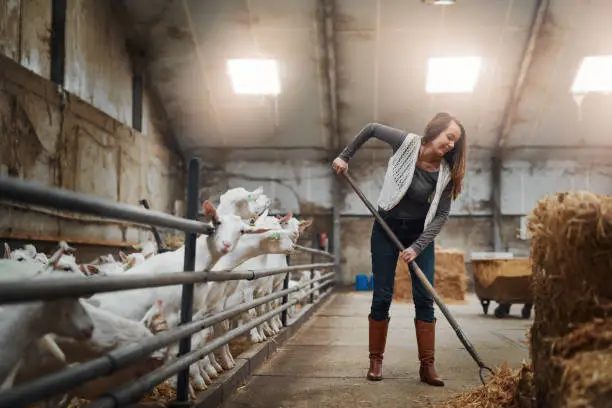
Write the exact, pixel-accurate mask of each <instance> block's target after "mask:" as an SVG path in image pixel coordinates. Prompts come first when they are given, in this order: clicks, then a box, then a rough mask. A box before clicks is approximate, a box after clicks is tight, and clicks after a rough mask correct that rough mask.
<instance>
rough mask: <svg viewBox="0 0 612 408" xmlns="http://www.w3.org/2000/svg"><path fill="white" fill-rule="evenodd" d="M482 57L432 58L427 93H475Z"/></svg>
mask: <svg viewBox="0 0 612 408" xmlns="http://www.w3.org/2000/svg"><path fill="white" fill-rule="evenodd" d="M481 60H482V59H481V58H480V57H443V58H430V59H429V63H428V66H427V84H426V87H425V90H426V92H427V93H469V92H472V91H474V87H475V86H476V82H477V81H478V74H479V73H480V66H481Z"/></svg>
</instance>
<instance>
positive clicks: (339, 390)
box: [224, 292, 531, 408]
mask: <svg viewBox="0 0 612 408" xmlns="http://www.w3.org/2000/svg"><path fill="white" fill-rule="evenodd" d="M332 296H333V297H332V299H331V300H329V302H328V303H327V304H326V305H324V306H323V307H322V308H321V309H320V310H319V311H318V312H317V313H316V314H315V315H314V316H313V317H312V318H311V319H310V321H309V322H307V323H306V324H305V325H304V326H303V327H302V328H301V329H300V330H299V331H298V333H296V334H295V336H293V338H291V339H290V340H289V341H288V342H287V343H285V345H284V346H283V347H282V348H281V349H279V350H278V351H277V353H276V354H275V355H274V357H273V358H272V359H271V360H270V361H268V362H266V363H265V364H264V365H263V366H262V368H261V369H260V370H259V371H258V372H257V374H256V375H255V376H253V377H252V378H251V380H250V381H249V382H248V383H247V384H246V385H244V386H243V387H241V388H240V389H238V390H237V391H236V393H235V394H234V395H233V396H232V398H231V399H230V400H229V401H228V402H227V403H226V404H225V405H224V407H225V408H238V407H242V408H244V407H252V408H259V407H261V408H264V407H265V408H302V407H317V408H319V407H384V408H394V407H401V408H407V407H426V406H428V404H427V402H436V401H440V400H441V399H444V398H446V397H448V396H449V394H454V393H456V392H459V391H462V390H465V389H469V388H472V387H475V386H478V385H480V380H479V378H478V367H477V365H476V363H475V362H474V361H473V360H472V358H471V357H470V355H469V354H468V353H467V351H465V350H464V349H463V347H462V345H461V343H460V342H459V339H458V338H457V336H456V334H455V332H454V330H453V329H452V327H451V326H450V325H449V324H448V322H447V321H446V320H445V319H444V316H443V315H442V313H441V312H440V311H439V310H437V311H436V316H437V317H438V319H439V320H438V330H437V332H436V335H437V338H436V343H437V347H436V348H437V350H436V368H437V370H438V372H439V373H440V375H441V376H442V377H443V379H444V380H445V381H446V386H445V387H430V386H428V385H426V384H424V383H421V382H419V381H418V359H417V347H416V340H415V333H414V323H413V316H414V311H413V310H412V309H413V307H412V305H411V304H405V303H394V304H393V306H392V308H391V323H390V326H389V334H388V340H387V350H386V352H385V360H384V361H385V365H384V376H385V379H384V380H383V381H381V382H376V383H373V382H369V381H367V380H366V379H365V373H366V370H367V367H368V360H367V356H368V354H367V353H368V325H367V314H368V312H369V305H370V300H371V296H372V295H371V292H349V293H347V292H344V293H336V294H334V295H332ZM495 305H496V304H492V305H491V307H490V310H489V315H488V316H484V315H483V313H482V308H481V306H480V302H479V301H478V299H477V298H476V297H475V296H474V295H471V296H470V297H469V299H468V303H467V304H465V305H449V309H450V311H451V313H452V314H453V316H454V317H455V319H456V320H457V321H458V322H459V324H460V325H461V328H462V330H463V332H464V333H465V334H466V336H467V338H468V340H469V341H470V342H471V343H472V344H473V345H474V347H475V348H476V351H477V352H478V354H479V355H480V356H481V358H482V359H483V360H484V362H485V363H486V364H488V365H489V366H491V367H493V366H495V365H498V364H501V363H502V362H503V361H507V362H508V364H509V365H510V366H511V367H518V366H520V364H521V361H522V360H523V359H525V360H527V359H528V354H529V351H528V345H527V344H526V342H525V335H526V332H527V329H528V327H529V326H531V320H524V319H520V318H518V316H520V311H521V308H522V305H514V306H513V308H512V310H511V313H512V314H513V315H514V316H516V317H513V316H509V317H507V318H505V319H496V318H494V317H492V316H491V313H492V309H493V308H494V306H495Z"/></svg>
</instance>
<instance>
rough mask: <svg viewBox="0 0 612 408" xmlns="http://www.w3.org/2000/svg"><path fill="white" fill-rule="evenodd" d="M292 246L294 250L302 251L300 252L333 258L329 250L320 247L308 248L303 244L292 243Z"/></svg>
mask: <svg viewBox="0 0 612 408" xmlns="http://www.w3.org/2000/svg"><path fill="white" fill-rule="evenodd" d="M293 248H294V249H295V250H296V251H302V252H308V253H310V254H315V255H321V256H326V257H328V258H331V259H333V258H334V255H333V254H330V253H329V252H325V251H321V250H320V249H314V248H308V247H305V246H302V245H294V246H293Z"/></svg>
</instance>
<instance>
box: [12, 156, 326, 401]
mask: <svg viewBox="0 0 612 408" xmlns="http://www.w3.org/2000/svg"><path fill="white" fill-rule="evenodd" d="M188 171H189V174H188V185H187V201H186V202H187V216H186V218H181V217H175V216H172V215H169V214H165V213H163V212H159V211H153V210H149V209H144V208H141V207H137V206H133V205H128V204H122V203H117V202H114V201H111V200H103V199H100V198H97V197H93V196H90V195H86V194H80V193H75V192H71V191H68V190H62V189H56V188H51V187H46V186H43V185H41V184H38V183H34V182H29V181H24V180H20V179H15V178H10V177H0V196H2V197H3V198H4V199H9V200H14V201H18V202H21V203H25V204H34V205H37V206H44V207H50V208H54V209H57V210H68V211H73V212H78V213H83V214H90V215H98V216H102V217H108V218H113V219H117V220H122V221H129V222H133V223H136V224H141V225H144V226H148V227H165V228H172V229H177V230H182V231H184V232H185V255H184V270H185V272H178V273H164V274H148V275H144V274H139V275H138V276H130V274H129V272H128V273H126V274H125V275H120V276H90V277H87V279H81V278H79V277H63V278H55V279H48V280H44V279H37V280H35V281H32V280H13V281H8V280H4V281H2V283H1V284H0V305H2V304H14V303H20V302H31V301H37V300H52V299H58V298H63V297H81V296H89V295H92V294H95V293H100V292H111V291H120V290H128V289H137V288H152V287H158V286H169V285H178V284H181V285H183V288H182V299H181V320H180V325H179V326H178V327H176V328H175V329H172V330H169V331H166V332H162V333H158V334H156V335H155V336H153V337H150V338H146V339H143V340H141V341H139V342H137V343H135V344H130V345H129V346H125V347H121V348H117V349H115V350H113V351H111V352H109V353H107V354H105V355H103V356H101V357H98V358H95V359H93V360H91V361H88V362H84V363H80V364H78V365H74V366H70V367H68V368H66V369H64V370H62V371H59V372H55V373H52V374H49V375H46V376H43V377H40V378H37V379H35V380H33V381H30V382H28V383H26V384H20V385H18V386H15V387H13V388H11V389H9V390H6V391H3V392H0V408H4V407H7V408H8V407H11V408H13V407H20V406H26V405H28V404H32V403H35V402H38V401H41V400H44V399H46V398H48V397H51V396H56V395H58V394H63V393H66V392H68V391H70V390H71V389H73V388H76V387H78V386H80V385H81V384H84V383H86V382H88V381H90V380H93V379H96V378H98V377H101V376H108V375H111V374H113V373H115V372H117V371H119V370H121V369H123V368H125V367H128V366H129V365H130V364H132V363H134V362H137V361H139V360H140V359H142V358H144V357H146V356H148V355H150V354H151V353H153V352H154V351H155V350H158V349H160V348H163V347H166V346H169V345H171V344H174V343H176V342H177V341H180V343H179V353H178V358H177V359H175V360H172V361H171V362H170V363H169V364H166V365H164V366H162V367H160V368H158V369H156V370H154V371H151V372H149V373H148V374H146V375H144V376H143V377H140V378H138V379H136V380H135V381H133V382H131V383H129V384H127V385H125V386H123V387H119V388H116V389H113V390H109V391H108V392H106V393H105V394H103V395H102V396H101V397H100V398H99V399H97V400H95V401H93V402H92V404H91V405H90V407H92V408H103V407H104V408H107V407H108V408H110V407H121V406H125V405H127V404H131V403H134V402H137V401H138V400H140V398H141V397H142V396H143V395H144V394H145V393H146V392H148V391H149V390H150V389H152V388H153V387H154V386H155V385H157V384H159V383H161V382H163V381H164V380H166V379H168V378H170V377H171V376H173V375H177V389H176V392H177V397H176V401H175V405H176V406H188V405H187V403H188V398H189V393H188V389H189V388H188V386H189V385H188V382H189V371H188V370H189V366H190V365H191V364H193V363H195V362H197V361H198V360H200V359H201V358H203V357H204V356H206V355H207V354H209V353H211V352H212V351H213V350H215V349H217V348H219V347H221V346H223V345H225V344H227V343H229V342H230V341H231V340H232V339H234V338H236V337H238V336H241V335H243V334H246V333H248V332H249V331H250V330H251V329H252V328H254V327H257V326H259V325H260V324H262V323H264V322H266V321H268V320H270V319H271V318H272V317H274V316H276V315H278V314H282V321H283V325H284V326H287V323H288V316H287V310H288V309H289V308H291V307H292V306H293V305H296V304H297V303H298V300H292V301H290V300H289V294H290V293H291V292H297V291H299V290H302V289H306V288H308V290H307V291H306V293H305V295H306V296H307V297H308V298H309V302H310V303H313V302H314V300H313V293H314V292H315V291H317V290H320V291H323V290H324V288H326V287H327V286H328V285H333V283H334V281H335V273H334V272H333V271H332V272H330V273H326V274H323V275H322V276H320V277H318V278H313V271H314V269H321V270H329V269H333V268H334V262H333V259H334V256H333V255H332V254H330V253H328V252H324V251H320V250H317V249H313V248H306V247H302V246H299V245H298V246H296V247H295V249H296V250H301V251H305V252H309V253H311V254H312V255H313V258H314V256H315V255H319V256H324V257H328V258H330V259H331V260H332V262H329V263H314V262H313V263H311V264H305V265H296V266H289V267H287V268H276V269H269V270H260V271H246V272H232V273H227V272H229V271H216V272H210V271H194V269H195V242H196V234H197V233H201V234H211V233H213V232H214V229H213V228H212V227H210V226H208V225H206V224H204V223H201V222H199V221H196V218H197V216H198V204H199V203H198V186H199V173H200V165H199V161H198V160H197V159H193V160H191V161H190V163H189V170H188ZM304 270H310V271H311V279H310V280H309V281H307V282H303V283H301V284H300V285H299V286H297V287H294V288H289V279H290V276H289V275H290V273H288V272H294V271H304ZM194 272H197V273H194ZM282 273H287V275H286V277H285V280H284V287H283V290H282V291H279V292H275V293H272V294H270V295H268V296H265V297H262V298H258V299H256V300H254V301H253V302H251V303H242V304H240V305H238V306H236V307H234V308H232V309H228V310H225V311H223V312H221V313H218V314H214V315H212V316H210V317H207V318H205V319H203V320H197V321H192V305H193V292H194V284H196V283H202V282H212V281H229V280H240V279H247V280H253V279H259V278H262V277H265V276H271V275H277V274H282ZM315 284H318V287H315ZM280 297H282V299H283V301H282V304H281V306H280V307H278V308H276V309H273V310H271V311H269V312H268V313H266V314H264V315H261V316H259V317H257V318H256V319H253V320H252V321H250V322H249V323H248V324H245V325H242V326H239V327H237V328H235V329H232V330H230V331H228V332H227V333H226V334H224V335H223V336H220V337H217V338H215V339H213V340H212V341H210V342H208V343H207V344H206V345H205V346H204V347H203V348H200V349H197V350H191V335H193V334H194V333H197V332H199V331H201V330H203V329H205V328H207V327H210V326H212V325H214V324H216V323H220V322H222V321H224V320H226V319H228V318H231V317H233V316H237V315H239V314H241V313H244V312H246V311H247V310H249V309H252V308H254V307H256V306H259V305H262V304H264V303H267V302H270V301H272V300H274V299H278V298H280Z"/></svg>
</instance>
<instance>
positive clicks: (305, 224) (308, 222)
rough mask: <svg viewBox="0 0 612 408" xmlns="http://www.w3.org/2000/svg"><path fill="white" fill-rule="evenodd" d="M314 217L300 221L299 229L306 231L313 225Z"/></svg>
mask: <svg viewBox="0 0 612 408" xmlns="http://www.w3.org/2000/svg"><path fill="white" fill-rule="evenodd" d="M312 221H313V219H312V218H309V219H307V220H303V221H300V225H299V226H298V229H299V231H300V232H304V231H305V230H306V228H308V227H310V226H311V225H312Z"/></svg>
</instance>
